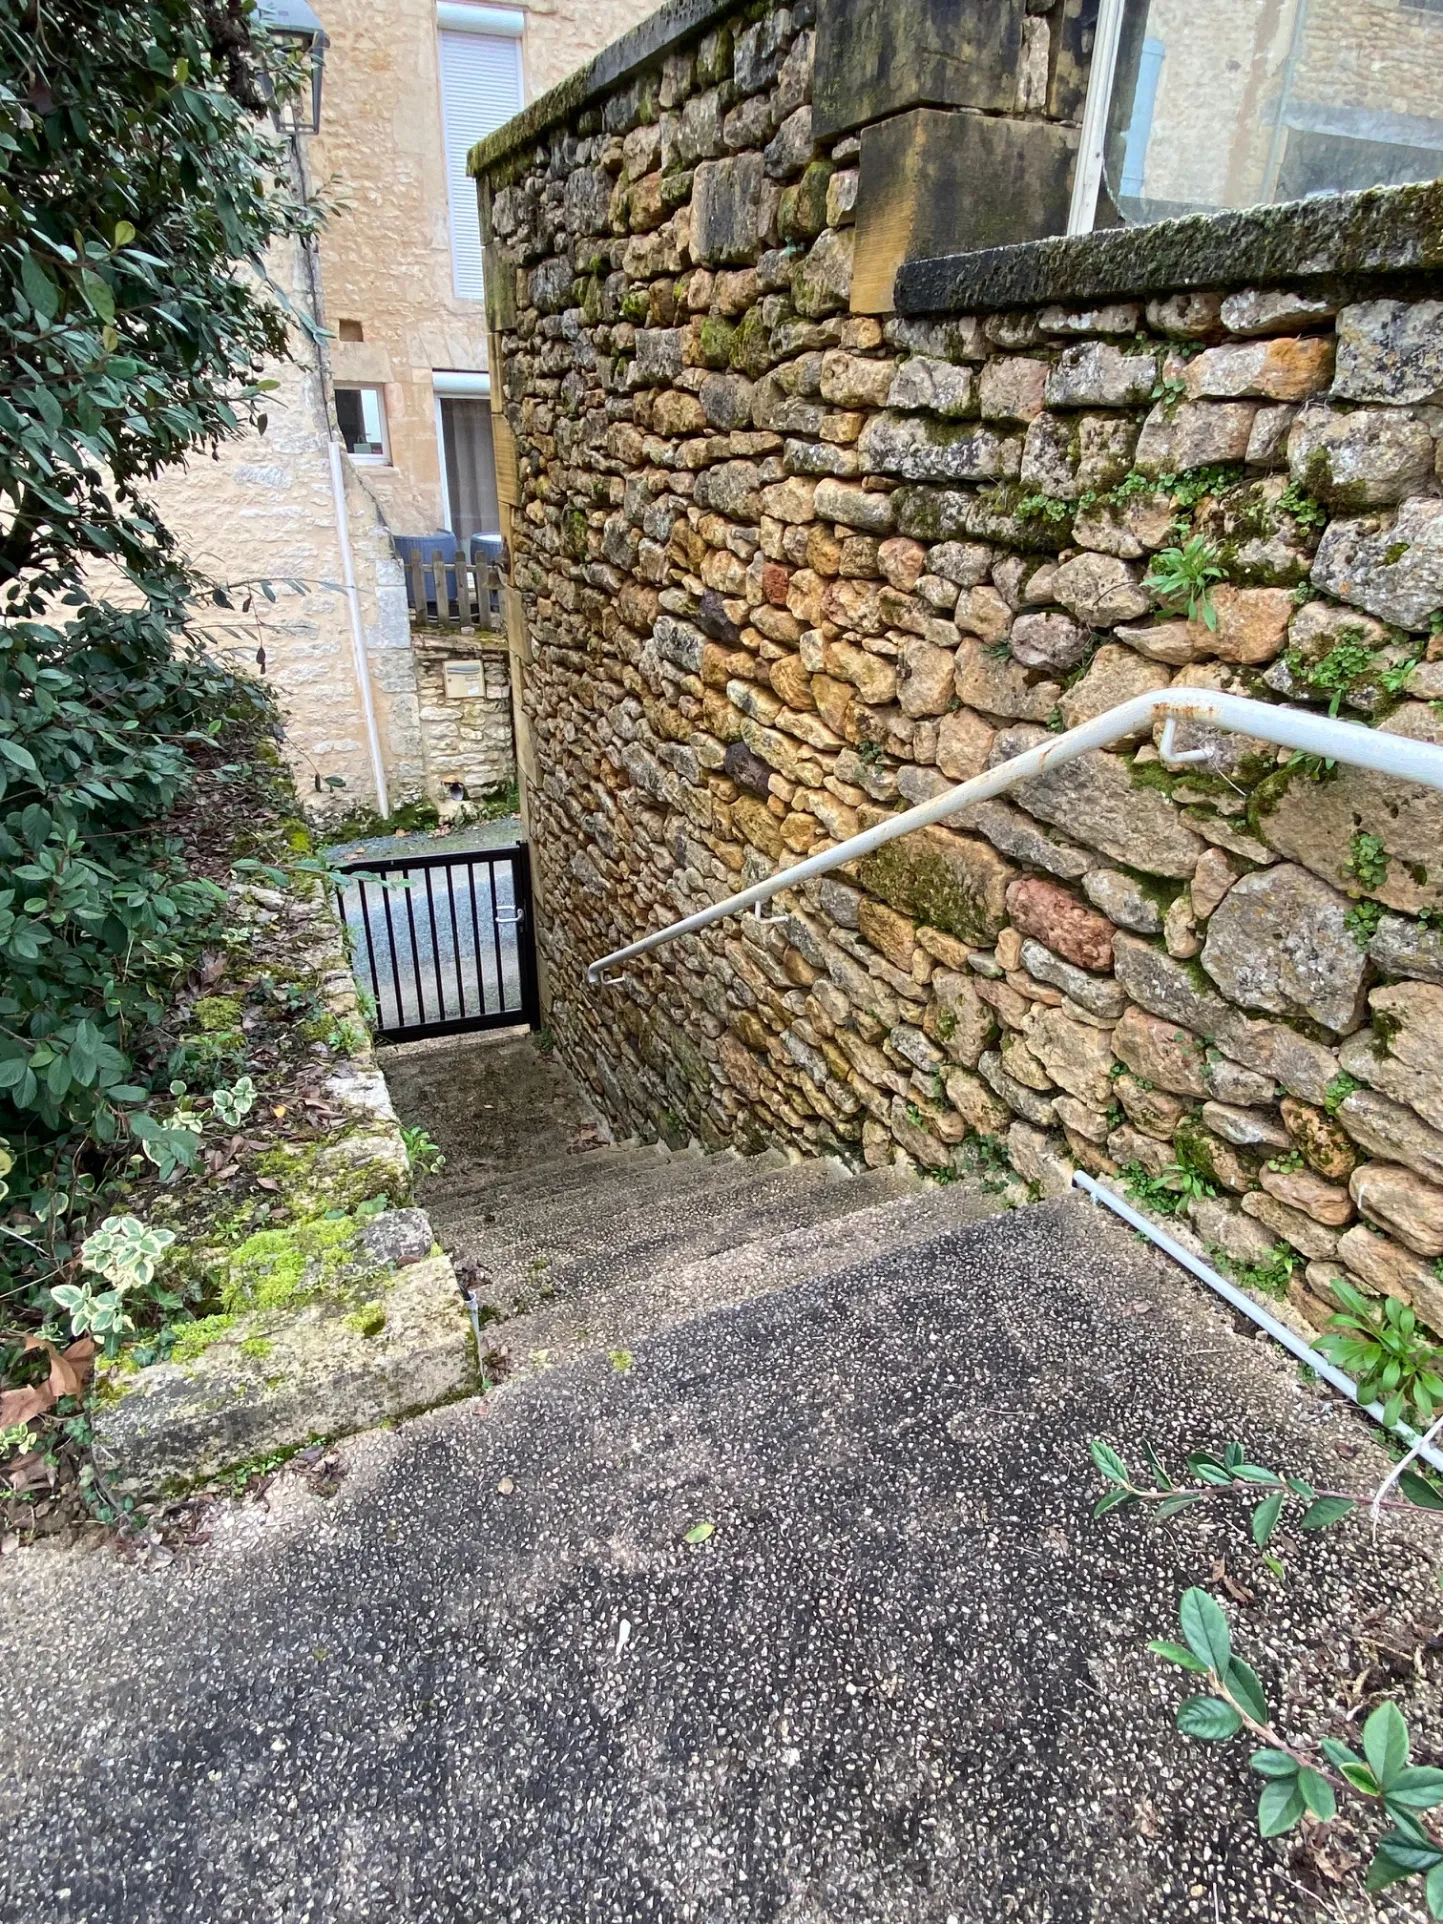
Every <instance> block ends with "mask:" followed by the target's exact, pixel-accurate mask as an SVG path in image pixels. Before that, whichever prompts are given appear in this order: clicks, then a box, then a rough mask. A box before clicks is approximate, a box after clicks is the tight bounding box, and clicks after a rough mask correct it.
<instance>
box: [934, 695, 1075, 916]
mask: <svg viewBox="0 0 1443 1924" xmlns="http://www.w3.org/2000/svg"><path fill="white" fill-rule="evenodd" d="M962 713H963V714H964V715H965V714H967V713H968V711H967V710H966V709H964V710H963V711H962ZM945 727H946V723H945V722H944V723H943V728H944V729H945ZM939 741H940V737H939ZM939 759H940V747H939ZM988 759H989V760H990V751H989V757H988ZM953 819H954V821H955V823H956V825H957V827H958V828H970V829H975V830H976V831H977V833H978V834H979V835H984V836H986V838H987V840H988V841H989V842H990V843H991V844H992V846H993V847H994V848H995V849H1000V850H1001V852H1002V853H1003V854H1004V855H1011V856H1013V857H1015V859H1016V860H1017V861H1019V862H1025V863H1026V864H1027V866H1028V867H1029V868H1041V869H1046V870H1047V872H1048V873H1049V874H1050V875H1057V876H1061V878H1062V879H1063V880H1064V881H1068V882H1075V881H1077V879H1078V878H1079V877H1080V876H1084V875H1086V873H1087V871H1088V870H1089V869H1090V868H1091V867H1092V865H1093V857H1092V856H1091V855H1089V854H1088V852H1087V851H1086V849H1081V848H1074V847H1073V845H1072V843H1071V842H1066V841H1063V840H1062V838H1061V837H1060V836H1055V835H1050V834H1048V833H1047V831H1046V830H1045V829H1044V828H1042V827H1040V826H1039V824H1038V823H1036V822H1034V821H1033V819H1032V817H1031V816H1030V815H1026V814H1024V813H1023V811H1022V810H1021V809H1020V808H1014V807H1013V806H1012V804H1011V803H1010V802H1006V801H1002V800H1000V799H998V800H995V801H990V802H974V803H973V804H972V805H971V806H970V807H969V808H965V809H963V810H961V811H960V813H959V814H957V815H956V816H955V817H954V818H953Z"/></svg>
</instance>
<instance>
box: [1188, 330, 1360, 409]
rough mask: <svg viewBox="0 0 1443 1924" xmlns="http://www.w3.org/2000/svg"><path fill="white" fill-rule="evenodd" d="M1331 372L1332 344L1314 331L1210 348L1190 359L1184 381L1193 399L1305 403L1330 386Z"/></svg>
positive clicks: (1232, 342) (1234, 342)
mask: <svg viewBox="0 0 1443 1924" xmlns="http://www.w3.org/2000/svg"><path fill="white" fill-rule="evenodd" d="M1332 374H1333V343H1332V341H1331V340H1330V339H1328V338H1327V336H1326V335H1321V334H1315V335H1312V336H1309V337H1308V338H1306V339H1303V340H1271V341H1228V342H1226V343H1225V344H1224V345H1223V346H1221V347H1210V348H1208V349H1207V350H1206V352H1204V353H1202V354H1199V355H1198V357H1197V359H1196V360H1193V361H1189V362H1188V365H1187V371H1186V374H1185V376H1184V379H1185V380H1186V382H1187V392H1188V399H1189V400H1192V401H1200V400H1204V399H1207V400H1217V401H1233V400H1244V399H1250V398H1257V399H1260V400H1265V401H1302V400H1306V399H1307V397H1308V396H1309V395H1312V394H1318V393H1320V392H1321V391H1322V390H1323V389H1324V388H1325V387H1327V385H1328V382H1329V381H1330V380H1331V379H1332Z"/></svg>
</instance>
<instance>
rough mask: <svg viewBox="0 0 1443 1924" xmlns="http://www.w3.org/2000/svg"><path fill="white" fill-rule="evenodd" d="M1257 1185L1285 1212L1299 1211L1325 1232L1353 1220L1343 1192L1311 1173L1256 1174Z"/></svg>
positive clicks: (1280, 1171) (1350, 1203) (1267, 1171)
mask: <svg viewBox="0 0 1443 1924" xmlns="http://www.w3.org/2000/svg"><path fill="white" fill-rule="evenodd" d="M1258 1181H1259V1182H1260V1183H1261V1184H1262V1187H1263V1188H1264V1189H1265V1190H1266V1191H1267V1193H1268V1194H1269V1195H1270V1196H1276V1197H1277V1199H1278V1201H1279V1202H1280V1203H1286V1204H1287V1206H1288V1208H1289V1209H1300V1210H1301V1211H1302V1212H1303V1214H1304V1215H1305V1216H1311V1217H1312V1218H1313V1220H1314V1221H1315V1222H1320V1223H1322V1224H1324V1225H1325V1227H1327V1228H1329V1229H1342V1228H1344V1227H1345V1226H1346V1225H1347V1224H1348V1223H1350V1222H1351V1221H1352V1220H1353V1199H1352V1197H1351V1196H1350V1194H1349V1193H1348V1191H1347V1190H1346V1189H1340V1188H1339V1187H1338V1186H1337V1184H1336V1183H1331V1182H1325V1181H1324V1180H1323V1178H1322V1177H1321V1176H1319V1175H1316V1174H1315V1173H1314V1172H1313V1171H1312V1170H1311V1169H1269V1168H1267V1167H1264V1168H1262V1169H1260V1170H1259V1171H1258Z"/></svg>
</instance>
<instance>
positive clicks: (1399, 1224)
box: [1348, 1162, 1443, 1257]
mask: <svg viewBox="0 0 1443 1924" xmlns="http://www.w3.org/2000/svg"><path fill="white" fill-rule="evenodd" d="M1348 1189H1349V1192H1350V1194H1351V1195H1352V1197H1353V1200H1354V1201H1355V1202H1356V1203H1357V1205H1358V1210H1359V1213H1360V1214H1361V1215H1363V1216H1365V1217H1366V1218H1367V1220H1368V1221H1369V1222H1370V1223H1372V1224H1374V1225H1375V1226H1376V1227H1377V1228H1379V1229H1382V1230H1385V1231H1386V1232H1387V1233H1388V1234H1390V1235H1392V1236H1395V1237H1396V1238H1397V1239H1398V1241H1399V1242H1401V1243H1403V1244H1404V1245H1405V1247H1407V1248H1408V1249H1411V1250H1412V1251H1413V1253H1414V1254H1415V1255H1417V1256H1428V1257H1438V1256H1443V1189H1440V1188H1438V1187H1437V1185H1436V1184H1434V1183H1431V1182H1425V1181H1424V1179H1423V1177H1422V1176H1420V1175H1419V1174H1418V1173H1417V1171H1416V1170H1413V1169H1405V1168H1403V1167H1401V1166H1400V1165H1399V1164H1397V1163H1387V1162H1364V1163H1359V1165H1358V1167H1357V1168H1356V1169H1355V1170H1354V1171H1353V1174H1352V1176H1351V1178H1350V1179H1349V1182H1348Z"/></svg>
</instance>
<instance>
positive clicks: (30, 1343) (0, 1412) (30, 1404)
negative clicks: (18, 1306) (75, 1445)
mask: <svg viewBox="0 0 1443 1924" xmlns="http://www.w3.org/2000/svg"><path fill="white" fill-rule="evenodd" d="M24 1347H25V1349H26V1350H27V1351H29V1350H36V1349H40V1350H44V1351H45V1352H46V1354H47V1355H48V1356H49V1358H50V1373H49V1375H48V1376H47V1377H46V1379H45V1381H44V1382H43V1383H32V1384H28V1385H27V1386H25V1387H24V1388H22V1389H18V1390H0V1429H9V1427H10V1426H11V1424H13V1423H28V1422H30V1421H31V1419H32V1418H33V1417H37V1416H43V1415H44V1414H45V1412H46V1411H47V1410H49V1409H53V1408H54V1407H55V1405H56V1404H57V1403H58V1402H59V1401H60V1399H61V1397H62V1396H80V1395H81V1394H83V1392H84V1389H85V1385H86V1383H87V1381H88V1380H89V1377H90V1372H91V1369H92V1368H93V1367H94V1362H95V1338H94V1337H93V1336H81V1337H77V1338H76V1340H75V1341H74V1342H73V1343H71V1344H69V1345H68V1346H67V1347H66V1348H65V1349H63V1350H62V1349H57V1348H56V1346H55V1344H54V1343H50V1342H47V1341H46V1339H45V1338H44V1337H43V1336H35V1335H29V1336H27V1337H26V1338H25V1342H24Z"/></svg>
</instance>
